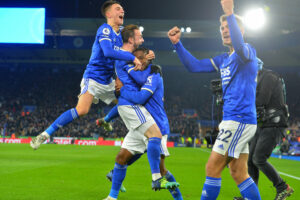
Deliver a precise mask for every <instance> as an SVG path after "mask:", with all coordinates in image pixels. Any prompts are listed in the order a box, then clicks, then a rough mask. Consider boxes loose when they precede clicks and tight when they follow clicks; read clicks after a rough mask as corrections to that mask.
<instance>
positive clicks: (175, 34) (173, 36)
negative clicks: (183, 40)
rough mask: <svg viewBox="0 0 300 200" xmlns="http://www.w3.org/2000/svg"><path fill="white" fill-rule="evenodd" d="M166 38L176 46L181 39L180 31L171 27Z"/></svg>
mask: <svg viewBox="0 0 300 200" xmlns="http://www.w3.org/2000/svg"><path fill="white" fill-rule="evenodd" d="M168 37H169V39H170V40H171V42H172V43H173V44H177V43H178V42H179V40H180V37H181V31H180V29H179V28H178V27H177V26H175V27H173V28H172V29H170V30H169V32H168Z"/></svg>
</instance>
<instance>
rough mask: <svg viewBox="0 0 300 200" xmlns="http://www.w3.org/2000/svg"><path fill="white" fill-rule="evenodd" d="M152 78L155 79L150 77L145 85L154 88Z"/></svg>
mask: <svg viewBox="0 0 300 200" xmlns="http://www.w3.org/2000/svg"><path fill="white" fill-rule="evenodd" d="M152 77H153V76H148V78H147V82H146V83H145V85H150V86H152Z"/></svg>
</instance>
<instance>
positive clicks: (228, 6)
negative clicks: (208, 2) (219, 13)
mask: <svg viewBox="0 0 300 200" xmlns="http://www.w3.org/2000/svg"><path fill="white" fill-rule="evenodd" d="M221 5H222V8H223V11H224V13H225V15H227V16H229V15H232V14H233V8H234V2H233V0H221Z"/></svg>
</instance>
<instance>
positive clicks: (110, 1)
mask: <svg viewBox="0 0 300 200" xmlns="http://www.w3.org/2000/svg"><path fill="white" fill-rule="evenodd" d="M113 4H119V5H121V3H120V2H118V1H115V0H108V1H105V2H104V3H103V4H102V6H101V14H102V15H103V17H105V18H106V12H107V10H108V9H109V8H110V7H111V6H112V5H113Z"/></svg>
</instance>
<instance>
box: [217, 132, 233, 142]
mask: <svg viewBox="0 0 300 200" xmlns="http://www.w3.org/2000/svg"><path fill="white" fill-rule="evenodd" d="M223 134H224V135H225V137H224V138H222V137H221V136H222V135H223ZM231 135H232V133H231V131H230V130H227V131H224V129H221V131H220V134H219V135H218V137H217V140H221V141H223V142H226V143H228V140H227V139H228V138H230V137H231Z"/></svg>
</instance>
